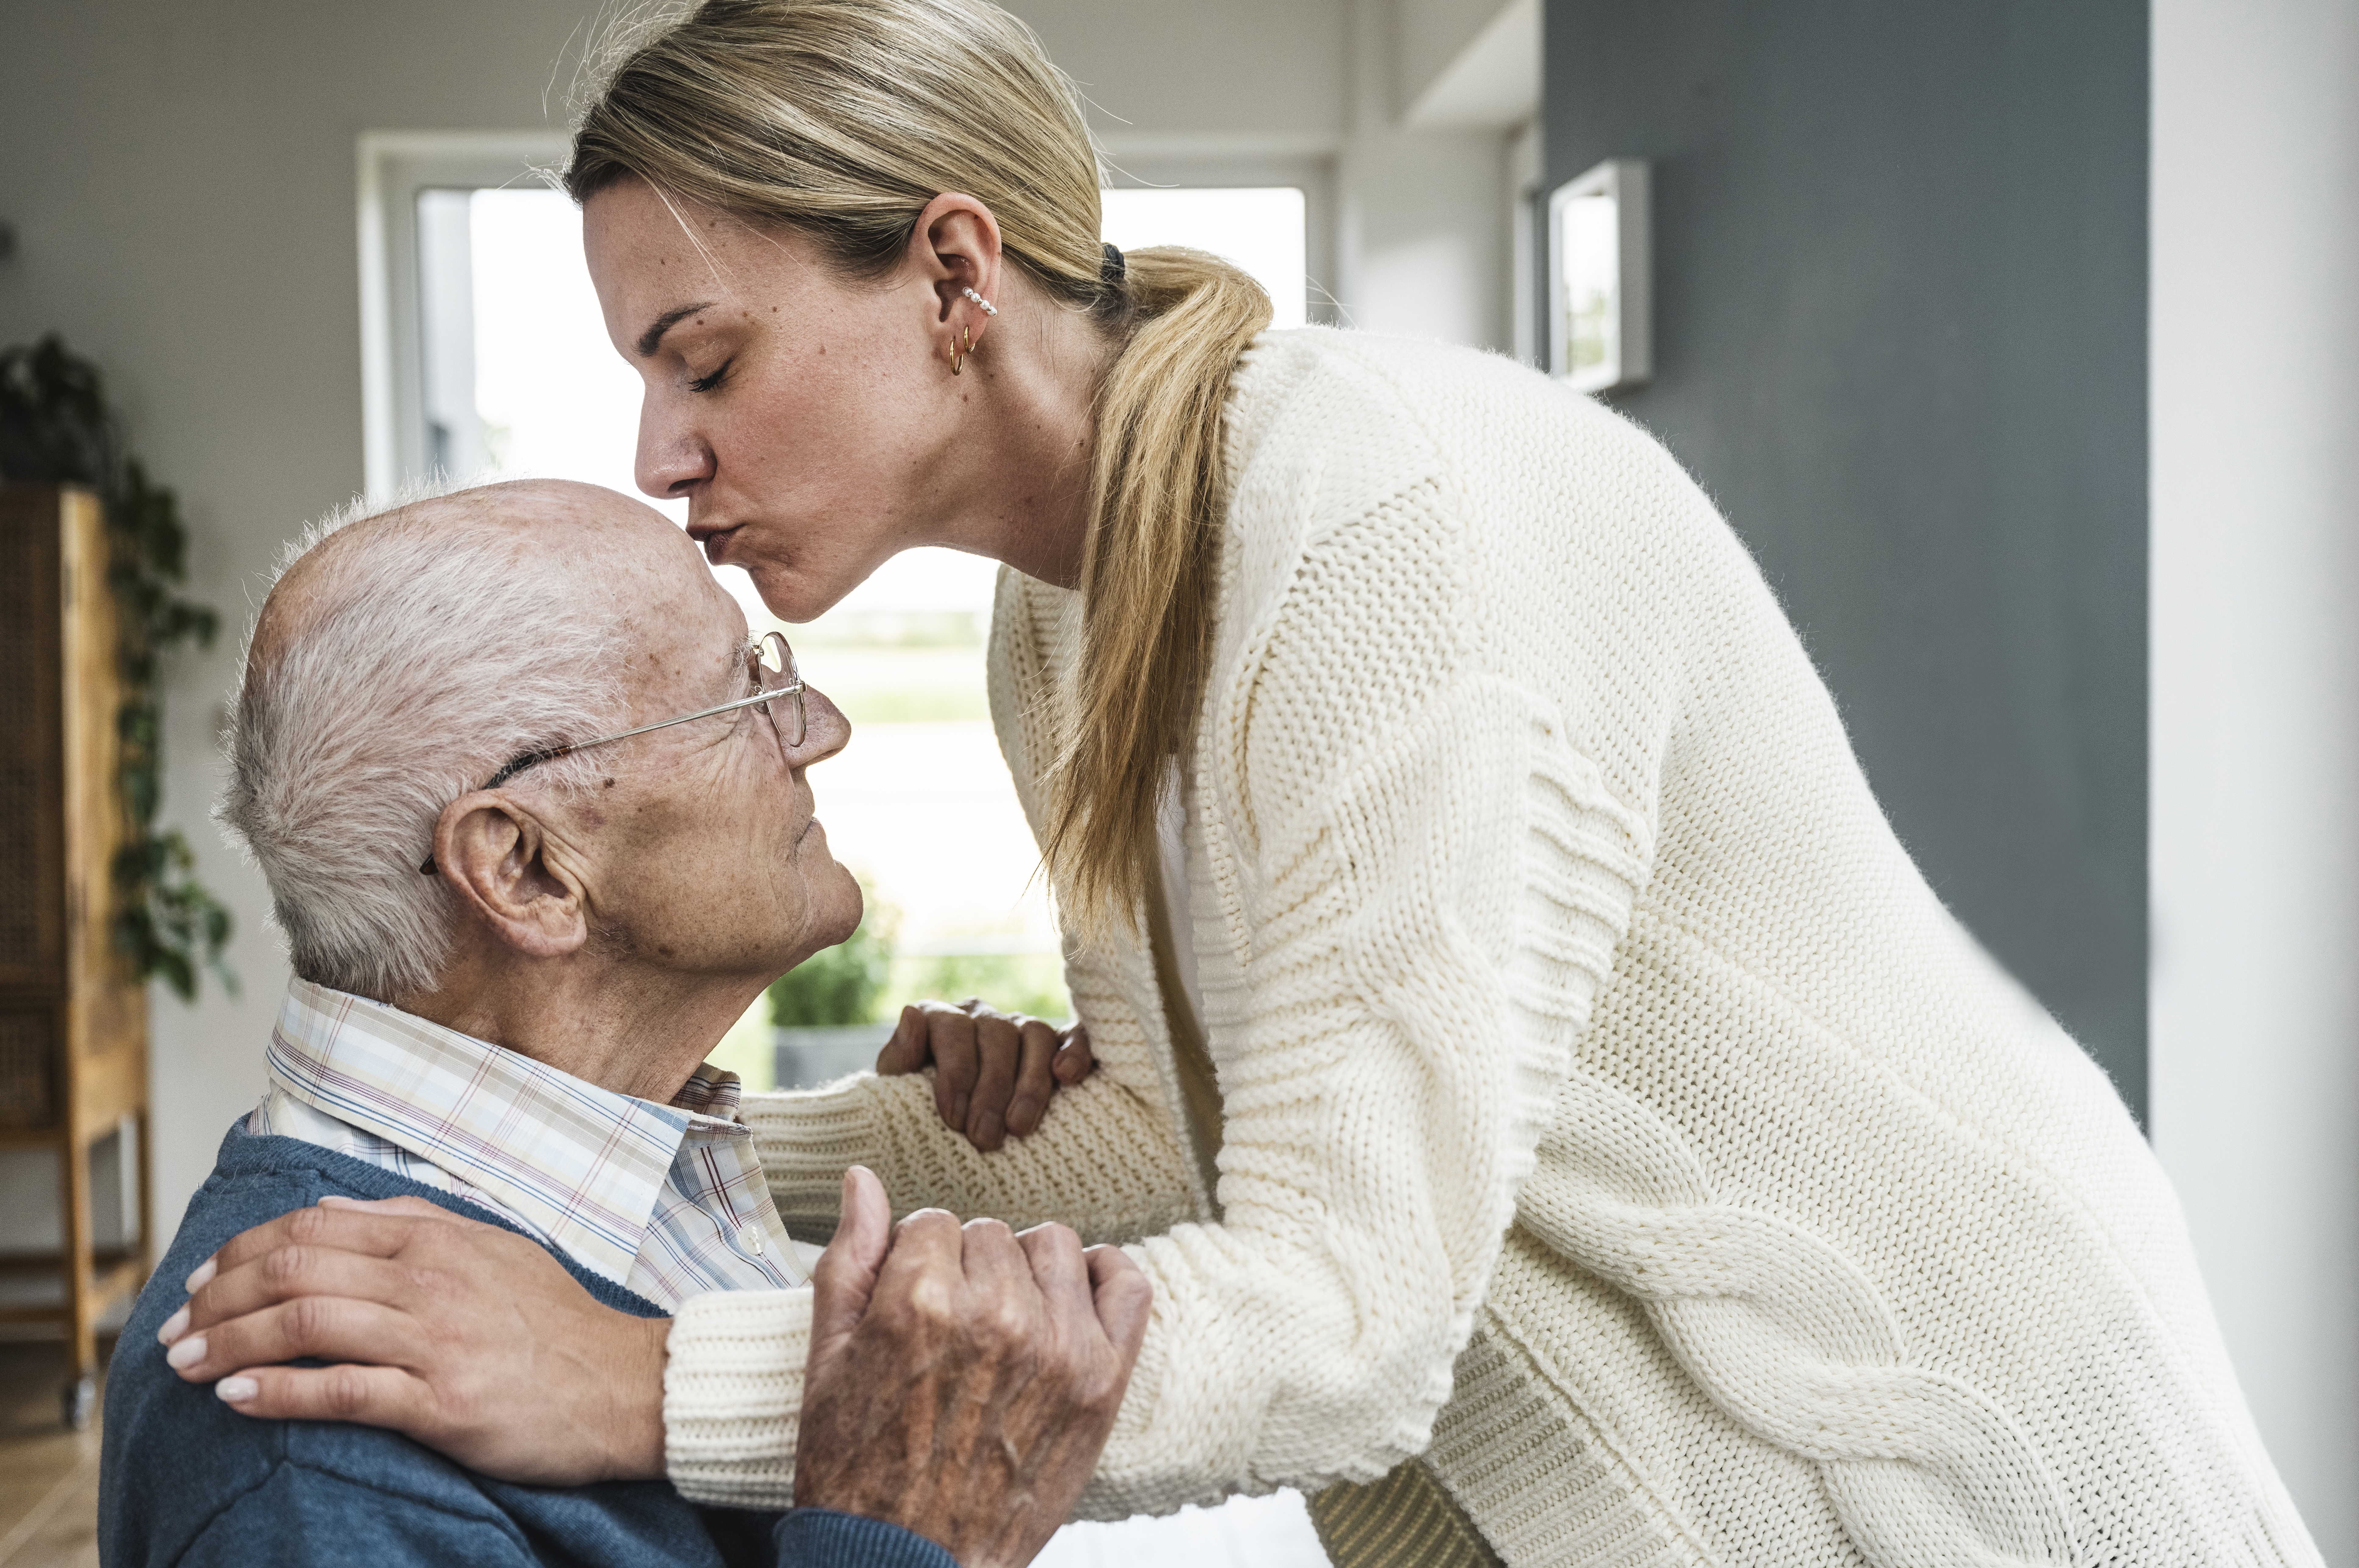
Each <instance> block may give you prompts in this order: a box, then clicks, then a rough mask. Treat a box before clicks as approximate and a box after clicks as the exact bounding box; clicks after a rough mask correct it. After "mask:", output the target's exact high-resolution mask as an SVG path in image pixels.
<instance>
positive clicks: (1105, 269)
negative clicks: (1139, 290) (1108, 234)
mask: <svg viewBox="0 0 2359 1568" xmlns="http://www.w3.org/2000/svg"><path fill="white" fill-rule="evenodd" d="M1129 270H1130V268H1129V267H1127V266H1126V265H1124V263H1123V259H1122V253H1121V252H1120V251H1118V250H1116V249H1114V245H1113V244H1112V243H1108V244H1107V245H1106V247H1105V265H1103V266H1101V267H1099V268H1098V281H1099V282H1100V283H1120V282H1121V281H1122V275H1123V274H1124V273H1125V272H1128V271H1129Z"/></svg>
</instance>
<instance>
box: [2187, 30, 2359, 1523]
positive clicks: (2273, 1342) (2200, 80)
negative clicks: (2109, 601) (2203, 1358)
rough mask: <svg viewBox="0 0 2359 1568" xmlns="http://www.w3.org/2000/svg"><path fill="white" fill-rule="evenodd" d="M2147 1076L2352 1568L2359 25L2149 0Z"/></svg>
mask: <svg viewBox="0 0 2359 1568" xmlns="http://www.w3.org/2000/svg"><path fill="white" fill-rule="evenodd" d="M2154 60H2155V75H2154V218H2153V221H2154V254H2153V266H2154V288H2153V297H2152V298H2153V307H2152V308H2153V320H2154V336H2153V345H2154V346H2153V372H2152V378H2153V382H2152V395H2153V414H2154V424H2153V452H2154V470H2153V476H2154V492H2153V494H2154V555H2153V620H2152V635H2153V665H2152V670H2153V676H2152V678H2153V720H2154V729H2153V752H2152V757H2153V790H2154V793H2153V829H2152V831H2153V874H2154V881H2153V886H2154V906H2155V908H2154V989H2153V1052H2154V1057H2153V1070H2154V1079H2153V1084H2154V1138H2155V1146H2156V1149H2157V1150H2158V1152H2159V1153H2160V1154H2161V1157H2162V1160H2163V1162H2164V1163H2165V1164H2166V1165H2167V1166H2168V1167H2169V1170H2170V1173H2171V1175H2172V1177H2173V1179H2174V1181H2175V1182H2176V1183H2177V1184H2178V1186H2179V1190H2180V1197H2181V1200H2182V1202H2183V1203H2184V1204H2185V1206H2186V1209H2187V1218H2188V1223H2189V1225H2190V1227H2191V1228H2192V1230H2193V1232H2194V1237H2195V1243H2196V1247H2197V1249H2198V1250H2199V1252H2200V1253H2201V1257H2202V1260H2203V1267H2204V1274H2205V1278H2206V1280H2207V1281H2209V1284H2210V1287H2211V1291H2212V1301H2213V1303H2214V1304H2215V1305H2216V1307H2217V1308H2218V1312H2219V1317H2220V1325H2221V1329H2222V1331H2223V1334H2224V1335H2225V1336H2226V1338H2227V1342H2228V1348H2229V1352H2230V1354H2231V1356H2232V1357H2234V1361H2235V1365H2236V1368H2237V1373H2238V1376H2239V1377H2240V1379H2242V1381H2243V1383H2244V1388H2245V1396H2246V1398H2247V1399H2248V1400H2250V1402H2251V1405H2252V1410H2253V1414H2254V1417H2255V1419H2256V1421H2257V1422H2258V1424H2259V1427H2260V1430H2261V1434H2262V1436H2263V1438H2264V1440H2265V1441H2266V1442H2267V1444H2268V1446H2269V1451H2270V1453H2271V1454H2273V1455H2274V1456H2275V1458H2276V1460H2277V1466H2278V1468H2279V1470H2280V1472H2281V1473H2282V1474H2283V1475H2284V1476H2285V1479H2286V1482H2287V1485H2288V1487H2290V1488H2291V1490H2292V1492H2293V1495H2294V1498H2295V1500H2296V1502H2297V1503H2298V1504H2299V1506H2300V1508H2301V1510H2302V1514H2303V1517H2304V1518H2305V1519H2307V1520H2308V1522H2309V1524H2310V1530H2312V1532H2313V1533H2314V1534H2315V1535H2316V1537H2317V1539H2318V1542H2319V1545H2320V1547H2321V1550H2322V1551H2323V1552H2324V1553H2325V1556H2326V1560H2327V1562H2329V1563H2334V1564H2338V1565H2348V1564H2354V1563H2359V6H2354V5H2351V4H2350V0H2156V4H2155V7H2154Z"/></svg>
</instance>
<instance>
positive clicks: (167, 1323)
mask: <svg viewBox="0 0 2359 1568" xmlns="http://www.w3.org/2000/svg"><path fill="white" fill-rule="evenodd" d="M188 1332H189V1309H188V1308H187V1307H182V1308H181V1309H180V1310H179V1311H178V1312H176V1313H174V1314H172V1315H171V1316H169V1317H168V1318H166V1319H165V1320H164V1326H163V1327H161V1328H159V1329H158V1330H157V1331H156V1343H157V1344H158V1345H169V1344H171V1343H172V1341H174V1340H175V1339H178V1338H179V1337H180V1336H182V1335H184V1334H186V1333H188Z"/></svg>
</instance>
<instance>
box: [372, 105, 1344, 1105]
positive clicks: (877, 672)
mask: <svg viewBox="0 0 2359 1568" xmlns="http://www.w3.org/2000/svg"><path fill="white" fill-rule="evenodd" d="M561 153H562V149H561V147H559V146H555V145H553V144H548V143H545V142H543V143H535V142H534V141H533V140H532V139H531V138H468V137H435V136H375V137H371V138H367V139H365V140H364V146H363V170H364V182H363V183H364V213H363V222H364V247H363V249H364V291H365V292H368V293H369V295H370V298H369V305H370V311H369V314H370V316H371V318H372V323H373V324H372V328H371V335H370V344H371V349H372V352H371V361H370V378H369V379H370V394H371V395H370V399H369V403H370V414H371V417H370V435H371V439H370V464H369V472H370V482H371V488H372V490H373V491H374V492H378V493H384V492H390V491H392V490H394V489H396V488H397V486H398V485H399V484H401V483H403V482H406V481H412V480H417V479H422V478H424V477H426V476H428V475H430V474H434V473H450V474H459V475H481V476H483V477H484V478H487V479H489V478H497V477H502V476H524V475H536V476H543V477H554V478H565V479H578V480H584V481H590V482H592V483H596V484H603V485H605V486H607V487H609V488H611V489H614V490H617V491H621V492H624V493H625V494H631V495H636V494H637V493H638V492H637V490H636V485H635V483H634V481H633V477H632V456H633V450H634V447H635V445H636V428H637V419H638V405H639V380H638V376H637V373H636V372H635V371H634V370H633V369H631V368H630V367H629V366H628V365H626V364H625V363H624V362H623V361H622V360H621V358H620V357H619V356H618V355H616V354H615V352H614V350H613V348H612V347H611V345H609V343H608V342H607V341H606V335H605V328H604V324H603V321H602V319H601V318H600V315H599V312H598V306H597V298H596V295H595V293H594V291H593V290H592V287H591V284H590V278H589V274H588V270H587V268H586V266H585V265H583V262H582V247H581V216H580V213H579V211H578V210H577V209H576V208H575V207H574V205H573V203H572V202H571V200H569V199H568V198H566V197H565V196H564V195H563V194H562V193H561V192H559V191H557V190H554V189H549V186H548V184H547V182H546V181H545V180H543V179H541V178H537V177H536V176H534V175H533V174H532V173H531V172H530V169H529V168H528V165H530V164H532V163H536V162H538V163H540V164H543V165H546V164H549V163H553V162H554V161H555V160H556V159H557V158H558V157H560V156H561ZM1105 233H1106V237H1107V238H1108V239H1110V240H1111V241H1113V243H1115V244H1117V245H1119V246H1122V247H1123V248H1124V249H1125V250H1136V249H1141V248H1144V247H1146V246H1148V245H1153V244H1163V243H1178V244H1186V245H1192V246H1195V247H1197V248H1200V249H1203V250H1209V251H1212V252H1215V253H1217V254H1223V255H1226V256H1228V257H1230V258H1231V259H1233V260H1234V261H1236V262H1237V263H1238V264H1239V265H1242V266H1244V267H1245V269H1246V270H1247V271H1249V272H1252V273H1253V274H1254V275H1255V276H1256V277H1258V278H1259V279H1260V280H1261V281H1262V283H1263V284H1264V287H1267V288H1268V289H1269V291H1270V294H1271V297H1272V299H1273V301H1274V304H1275V307H1276V322H1277V325H1279V326H1291V325H1299V324H1301V322H1302V321H1303V320H1304V319H1305V317H1306V314H1307V310H1308V301H1309V298H1310V286H1309V284H1308V281H1307V277H1308V268H1307V266H1306V254H1307V249H1306V248H1307V243H1308V236H1309V231H1308V225H1307V222H1306V197H1305V190H1304V189H1303V186H1302V185H1301V184H1300V183H1295V184H1279V183H1272V184H1257V185H1246V184H1238V185H1229V186H1212V187H1207V186H1201V185H1200V186H1175V187H1160V188H1150V189H1118V190H1109V191H1108V192H1106V195H1105ZM405 306H406V308H405ZM642 499H645V498H644V497H642ZM656 504H658V506H659V507H660V509H661V510H663V511H665V512H666V513H667V514H669V515H671V516H672V517H673V518H674V520H675V521H682V522H684V521H685V518H686V510H687V509H686V504H685V503H656ZM717 575H718V577H719V578H720V579H721V580H722V582H723V586H725V587H726V588H727V589H729V590H730V592H731V593H732V594H734V596H735V597H736V598H737V600H739V602H740V603H741V604H742V605H743V606H744V607H745V613H746V616H747V619H748V621H749V622H751V623H752V624H753V626H754V627H755V628H756V630H766V629H768V628H770V627H772V626H776V625H778V624H779V623H778V622H776V621H775V620H773V618H772V617H771V616H770V614H769V611H767V610H766V608H765V607H764V606H763V605H762V603H761V600H760V598H759V596H758V595H756V593H755V591H754V589H753V585H752V583H751V582H750V581H749V580H748V579H747V578H746V577H745V573H744V572H743V571H741V570H739V569H738V568H718V570H717ZM995 575H996V568H995V566H994V564H993V563H991V562H988V561H984V560H981V559H978V558H976V557H970V556H962V555H959V554H956V553H955V552H951V551H945V550H919V551H912V552H909V553H908V554H905V555H903V556H901V557H897V559H895V560H893V561H891V562H889V563H887V564H886V567H885V568H882V569H881V570H879V571H878V572H877V573H876V575H875V577H873V578H872V579H870V580H869V581H868V582H866V583H864V584H863V585H862V586H861V587H860V588H858V589H855V590H853V593H852V594H850V595H849V596H847V597H846V599H845V600H843V603H841V604H840V605H838V606H837V607H836V608H835V609H833V610H832V611H829V612H828V613H827V614H826V615H824V616H822V617H821V619H819V620H818V621H816V622H812V623H810V624H809V625H806V626H796V627H785V628H782V629H783V630H785V631H787V633H788V635H789V636H790V637H791V639H792V640H793V642H794V644H795V648H796V651H797V654H798V655H799V658H800V660H801V663H802V666H803V671H804V675H805V676H806V678H808V679H809V680H810V682H811V683H812V684H813V685H814V686H816V687H819V688H820V689H821V690H823V691H825V692H826V693H827V694H828V695H829V696H830V697H832V698H833V699H834V700H835V701H836V702H837V703H838V704H839V705H840V706H841V707H842V708H843V710H844V712H845V713H846V714H847V715H848V716H849V717H850V718H851V719H852V721H853V740H852V743H851V745H850V746H849V747H847V748H846V750H845V751H844V752H843V754H842V755H841V756H838V757H836V758H833V759H832V760H830V761H829V762H826V763H824V764H822V765H821V766H820V767H819V768H817V769H816V770H814V772H813V773H812V775H811V783H812V788H813V791H814V793H815V795H817V797H818V803H819V810H820V816H821V820H823V821H824V822H825V823H826V824H827V826H828V832H829V838H830V840H831V843H832V846H833V848H834V849H835V853H836V855H837V857H838V859H840V860H843V863H844V864H846V865H847V866H849V867H851V868H852V869H853V871H855V872H856V873H857V874H859V876H860V877H861V879H862V881H864V883H865V884H866V885H867V887H868V889H869V890H870V895H871V897H870V905H871V913H870V916H869V923H868V925H867V927H866V931H865V935H864V940H863V941H862V942H860V943H857V944H855V945H854V946H853V949H852V950H849V951H839V952H837V953H835V954H832V955H830V956H827V957H822V958H821V959H819V960H816V961H815V963H814V965H813V966H810V967H808V972H807V973H805V974H803V975H802V976H801V977H800V978H799V979H797V980H795V981H790V982H789V984H788V988H787V989H789V990H792V991H793V992H794V994H795V996H796V997H797V998H799V999H800V1000H798V1001H792V1002H790V1003H789V1009H790V1011H791V1013H792V1015H793V1016H794V1017H795V1018H796V1019H797V1020H798V1021H799V1022H801V1023H802V1024H803V1025H805V1027H803V1028H801V1029H799V1030H797V1031H794V1032H792V1033H785V1034H781V1035H778V1036H777V1037H774V1036H773V1034H772V1033H771V1030H770V1027H769V1018H768V1010H767V1008H766V1006H757V1007H756V1009H755V1010H754V1011H753V1012H751V1013H749V1014H748V1015H747V1017H746V1019H745V1021H744V1022H742V1023H741V1024H740V1025H739V1026H738V1028H737V1029H735V1030H734V1031H732V1033H731V1034H730V1037H729V1039H728V1041H727V1042H726V1043H725V1044H724V1045H723V1047H722V1049H721V1050H720V1051H719V1052H717V1053H716V1059H717V1060H720V1061H722V1062H723V1064H724V1065H728V1066H730V1067H732V1068H734V1070H735V1071H737V1072H738V1073H739V1074H740V1075H741V1076H744V1077H745V1079H746V1080H747V1082H748V1084H749V1085H751V1086H753V1087H772V1086H773V1085H774V1084H776V1085H777V1086H778V1087H792V1086H794V1085H795V1084H798V1083H807V1082H819V1081H824V1080H825V1079H826V1078H828V1077H832V1076H836V1075H838V1074H840V1073H842V1072H844V1071H849V1070H852V1069H853V1068H854V1067H857V1066H861V1065H866V1063H867V1062H868V1061H870V1060H873V1058H874V1056H875V1051H876V1049H877V1047H878V1045H879V1044H881V1043H882V1038H883V1034H884V1033H885V1031H886V1028H887V1027H889V1021H890V1020H891V1019H892V1018H894V1017H895V1016H896V1015H897V1012H898V1010H899V1007H900V1004H901V1003H902V1002H904V1001H907V1000H915V999H917V998H919V997H926V996H940V997H946V998H950V999H953V1000H955V999H958V998H962V997H964V996H968V995H981V996H983V997H984V998H985V999H986V1000H990V1001H993V1002H994V1003H995V1004H997V1005H1001V1006H1006V1007H1014V1008H1020V1009H1023V1010H1025V1011H1034V1012H1038V1013H1040V1014H1043V1015H1045V1016H1052V1017H1063V1016H1065V1015H1066V1014H1067V1013H1068V1012H1069V1011H1070V1005H1071V1004H1070V1002H1069V1001H1068V1000H1067V999H1066V997H1065V994H1064V989H1063V982H1062V976H1061V961H1060V957H1059V953H1058V936H1057V931H1056V926H1055V923H1054V919H1053V916H1052V914H1051V911H1050V908H1049V901H1048V897H1047V892H1046V886H1045V879H1044V878H1043V877H1041V876H1040V875H1039V874H1038V851H1037V849H1036V847H1035V846H1034V843H1033V840H1032V837H1031V832H1030V829H1029V827H1028V826H1027V824H1026V822H1025V820H1024V817H1023V815H1022V811H1021V808H1020V807H1019V806H1018V805H1017V803H1016V794H1015V788H1014V785H1013V784H1012V783H1011V782H1010V781H1009V779H1008V777H1007V773H1006V766H1005V764H1004V763H1003V762H1002V761H1001V759H1000V756H999V750H998V745H997V742H996V741H995V738H994V736H993V733H992V730H991V725H990V715H989V711H988V708H987V706H986V699H985V697H984V668H983V665H984V634H985V632H986V630H987V628H988V623H989V618H990V613H991V596H992V591H993V585H994V582H995ZM879 943H881V944H884V945H886V946H889V958H885V957H884V956H883V955H882V954H877V955H876V956H875V957H872V958H871V959H869V960H868V961H867V962H866V964H865V967H864V966H863V964H862V963H860V962H858V961H856V960H857V959H858V957H859V955H860V953H861V952H863V951H869V952H874V950H875V949H874V945H875V944H879ZM879 959H881V960H882V961H881V963H880V962H879V961H878V960H879ZM880 969H881V973H879V972H877V971H879V970H880ZM822 980H832V981H834V982H836V983H831V984H821V981H822ZM880 981H881V983H878V982H880Z"/></svg>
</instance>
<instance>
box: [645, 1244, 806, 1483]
mask: <svg viewBox="0 0 2359 1568" xmlns="http://www.w3.org/2000/svg"><path fill="white" fill-rule="evenodd" d="M810 1321H811V1293H810V1292H809V1291H808V1290H801V1291H715V1292H710V1293H707V1294H704V1295H700V1296H690V1298H689V1299H688V1300H687V1301H685V1302H682V1303H680V1308H679V1315H677V1316H676V1317H674V1318H673V1319H672V1325H671V1336H670V1339H669V1342H668V1346H667V1348H668V1357H667V1359H666V1362H665V1365H664V1461H665V1467H666V1468H667V1469H668V1470H669V1472H670V1474H671V1480H672V1484H673V1485H674V1486H676V1487H679V1491H680V1495H681V1496H682V1497H685V1498H689V1499H690V1501H693V1502H700V1503H711V1504H717V1505H719V1506H721V1507H724V1508H736V1509H785V1508H792V1507H793V1506H794V1500H795V1431H796V1428H797V1426H798V1425H799V1423H800V1422H801V1418H802V1408H803V1362H804V1360H805V1359H806V1358H807V1357H808V1356H809V1355H810Z"/></svg>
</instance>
